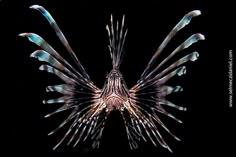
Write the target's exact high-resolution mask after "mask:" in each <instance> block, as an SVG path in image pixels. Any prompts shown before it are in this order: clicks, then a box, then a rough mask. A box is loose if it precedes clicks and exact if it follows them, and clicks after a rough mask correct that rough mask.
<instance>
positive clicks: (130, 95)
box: [20, 5, 204, 151]
mask: <svg viewBox="0 0 236 157" xmlns="http://www.w3.org/2000/svg"><path fill="white" fill-rule="evenodd" d="M30 8H32V9H36V10H38V11H40V12H41V13H42V15H43V16H44V17H45V18H46V19H47V21H48V22H49V24H50V25H51V26H52V28H53V29H54V31H55V32H56V34H57V36H58V37H59V39H60V41H61V42H62V44H63V45H64V46H65V48H66V49H67V51H68V52H69V54H70V55H71V57H72V59H73V60H74V61H75V63H76V65H77V67H76V68H74V67H73V66H72V65H71V64H69V63H68V62H67V61H66V60H65V59H64V58H63V57H62V56H61V55H60V54H59V53H57V51H56V50H54V49H53V48H52V47H51V46H50V45H49V44H48V43H47V42H46V41H45V40H44V39H43V38H41V37H40V36H39V35H37V34H34V33H22V34H20V36H25V37H28V39H29V40H30V41H31V42H33V43H35V44H37V45H38V46H39V47H40V48H41V49H40V50H36V51H34V52H33V53H32V54H31V57H34V58H37V59H38V60H40V61H43V62H46V63H48V64H45V65H42V66H41V67H40V68H39V69H40V70H45V71H47V72H49V73H53V74H55V75H57V76H58V77H59V78H60V79H62V80H63V81H64V82H65V83H64V84H60V85H53V86H48V87H47V88H46V90H47V92H58V93H61V94H62V95H63V96H62V97H60V98H56V99H51V100H44V101H43V103H46V104H51V103H62V104H63V105H62V106H61V107H60V108H59V109H57V110H56V111H54V112H52V113H50V114H47V115H46V116H45V117H50V116H52V115H54V114H56V113H59V112H62V111H66V110H69V111H70V114H69V115H68V117H67V118H66V119H65V120H64V121H63V122H62V123H61V124H60V125H59V126H58V127H57V128H56V129H55V130H53V131H52V132H50V133H49V135H51V134H53V133H55V132H56V131H57V130H59V129H60V128H62V127H63V126H65V125H66V124H68V123H69V122H70V123H71V125H69V128H68V131H67V132H66V133H65V135H64V136H63V137H62V139H61V140H60V141H59V142H58V143H57V145H56V146H55V147H54V149H56V148H57V147H58V146H59V145H61V144H62V142H64V141H65V140H66V139H67V141H68V143H67V144H71V143H74V146H76V145H77V144H78V143H79V142H80V141H85V140H86V139H87V138H88V137H89V138H90V139H92V140H93V147H99V144H100V139H101V137H102V133H103V130H104V127H105V123H106V119H107V117H108V116H109V114H110V112H112V111H113V110H118V111H119V112H120V113H121V116H122V118H123V120H124V125H125V129H126V133H127V137H128V141H129V145H130V148H131V149H133V148H137V147H138V144H137V142H138V141H141V140H144V141H151V142H152V143H153V144H154V145H155V146H156V145H157V144H158V143H159V144H160V145H161V146H163V147H164V148H167V149H168V150H169V151H171V149H170V148H169V146H168V145H167V143H166V142H165V140H164V139H163V138H162V135H161V134H160V131H159V129H160V128H159V127H158V125H159V126H161V127H162V128H163V129H164V130H166V131H167V132H168V133H169V134H170V135H171V136H173V137H174V138H175V139H176V140H179V138H177V137H176V136H175V135H174V134H173V133H172V132H170V130H169V129H168V128H167V127H166V125H165V124H164V123H163V122H162V121H161V120H160V118H159V116H158V115H159V114H163V115H166V116H168V117H170V118H172V119H174V120H176V121H177V122H180V123H182V122H181V121H180V120H179V119H177V118H176V117H175V116H174V115H172V114H171V113H169V112H168V111H166V110H165V108H164V106H167V107H173V108H176V109H178V110H182V111H185V110H186V108H185V107H181V106H177V105H175V104H173V103H172V102H170V101H168V100H166V99H165V97H166V96H167V95H168V94H171V93H173V92H178V91H182V88H181V87H180V86H176V87H171V86H168V85H166V82H167V81H168V80H169V79H170V78H172V77H173V76H175V75H176V74H177V75H179V76H180V75H182V74H184V73H185V72H186V69H185V66H182V64H184V63H185V62H187V61H195V60H196V59H197V57H198V53H197V52H192V53H190V54H188V55H186V56H184V57H182V58H180V59H179V60H177V61H176V62H174V63H173V64H171V65H170V66H167V67H166V68H164V70H162V71H160V70H159V69H160V67H162V66H163V65H165V63H166V62H167V61H168V60H169V59H170V58H172V57H173V56H174V55H175V54H176V53H178V52H179V51H181V50H183V49H185V48H188V47H189V46H190V45H192V44H193V43H195V42H197V41H198V40H204V36H203V35H202V34H199V33H197V34H194V35H192V36H191V37H189V38H188V39H187V40H186V41H184V42H183V43H182V44H181V45H179V46H178V47H177V48H176V49H175V50H174V51H173V52H172V53H170V54H169V56H167V57H166V58H165V59H164V60H163V61H162V62H161V63H160V64H158V65H157V66H154V63H155V60H156V59H157V57H158V56H159V55H160V54H161V52H162V50H163V49H164V48H165V46H166V45H167V44H168V42H169V41H170V40H171V38H172V37H173V36H174V35H175V34H176V33H177V32H178V31H179V30H180V29H182V28H183V27H185V25H187V24H188V23H189V22H190V20H191V18H192V17H194V16H198V15H200V14H201V13H200V11H198V10H195V11H191V12H189V13H188V14H186V15H185V16H184V17H183V19H182V20H181V21H180V22H179V23H178V24H177V25H176V26H175V27H174V28H173V29H172V31H171V32H170V33H169V34H168V36H167V37H166V38H165V40H164V41H163V42H162V43H161V45H160V46H159V48H158V49H157V51H156V52H155V54H154V56H153V57H152V58H151V60H150V62H149V63H148V65H147V67H146V69H145V70H144V72H143V73H142V75H141V78H140V79H139V81H138V82H137V84H136V85H134V86H133V87H132V88H131V89H128V87H127V86H126V84H125V81H124V79H123V77H122V74H121V73H120V71H119V66H120V63H121V60H122V58H123V47H124V43H125V38H126V34H127V29H124V20H125V18H124V16H123V19H122V22H121V24H119V23H118V22H117V23H116V24H115V25H114V22H113V17H112V16H111V24H110V26H108V25H107V27H106V29H107V31H108V35H109V46H108V47H109V50H110V55H111V59H112V66H113V68H112V70H111V72H110V73H109V74H108V75H107V78H106V81H105V83H104V86H103V88H102V89H100V88H98V87H97V86H95V85H94V83H93V82H92V81H91V79H90V77H89V75H88V74H87V73H86V71H85V69H84V68H83V66H82V64H81V63H80V61H79V60H78V58H77V57H76V55H75V53H74V52H73V50H72V48H71V47H70V45H69V43H68V42H67V40H66V38H65V36H64V35H63V33H62V31H61V30H60V28H59V27H58V25H57V23H56V22H55V20H54V19H53V18H52V16H51V15H50V13H49V12H48V11H47V10H45V9H44V8H43V7H42V6H38V5H33V6H31V7H30ZM158 71H159V72H158ZM69 137H70V138H69Z"/></svg>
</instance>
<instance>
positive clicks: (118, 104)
mask: <svg viewBox="0 0 236 157" xmlns="http://www.w3.org/2000/svg"><path fill="white" fill-rule="evenodd" d="M124 101H125V100H123V99H122V98H121V97H119V96H118V95H116V94H115V93H112V94H111V95H110V96H108V97H107V98H106V100H105V102H106V104H107V110H106V111H107V112H109V111H112V110H123V102H124Z"/></svg>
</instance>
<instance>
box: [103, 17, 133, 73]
mask: <svg viewBox="0 0 236 157" xmlns="http://www.w3.org/2000/svg"><path fill="white" fill-rule="evenodd" d="M124 21H125V15H123V18H122V23H121V25H120V24H119V22H118V21H117V22H116V23H114V22H113V16H112V15H111V25H110V26H109V25H107V26H106V29H107V32H108V37H109V45H108V47H109V51H110V55H111V59H112V66H113V69H119V66H120V63H121V60H122V56H123V47H124V42H125V38H126V34H127V31H128V29H124ZM114 24H116V25H115V27H114Z"/></svg>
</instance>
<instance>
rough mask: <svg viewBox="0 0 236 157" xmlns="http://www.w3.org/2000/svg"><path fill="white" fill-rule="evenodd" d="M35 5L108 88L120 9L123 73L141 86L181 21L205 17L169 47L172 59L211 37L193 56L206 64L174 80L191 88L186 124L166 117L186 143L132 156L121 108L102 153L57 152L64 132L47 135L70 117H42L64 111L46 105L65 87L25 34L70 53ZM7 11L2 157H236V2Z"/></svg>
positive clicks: (14, 5)
mask: <svg viewBox="0 0 236 157" xmlns="http://www.w3.org/2000/svg"><path fill="white" fill-rule="evenodd" d="M33 4H39V5H42V6H44V7H45V8H46V9H47V10H48V11H49V12H50V13H51V14H52V16H53V17H54V18H55V20H56V21H57V23H58V25H59V26H60V28H61V29H62V31H63V32H64V34H65V36H66V37H67V39H68V41H69V43H70V44H71V46H72V48H73V49H74V51H75V52H76V54H77V56H78V57H79V59H80V61H81V62H82V63H83V65H84V67H85V69H86V71H87V72H88V74H89V75H90V76H91V78H92V80H93V81H94V82H95V84H96V85H97V86H98V87H100V88H101V87H102V85H103V82H104V79H105V75H106V73H108V72H109V70H110V69H111V63H110V56H109V52H108V48H107V45H108V38H107V32H106V30H105V26H106V24H107V23H109V19H110V14H111V13H112V14H113V15H114V18H115V19H121V17H122V15H123V14H125V15H126V22H125V24H126V27H127V28H128V29H129V31H128V36H127V40H126V45H125V56H124V60H123V62H122V65H121V72H122V74H123V76H124V79H125V80H126V82H127V85H128V87H132V85H134V84H135V83H136V81H137V80H138V78H139V76H140V75H141V73H142V71H143V70H144V68H145V66H146V64H147V63H148V61H149V59H150V58H151V56H152V55H153V53H154V52H155V50H156V48H157V47H158V46H159V44H160V43H161V42H162V40H163V39H164V38H165V36H166V35H167V34H168V33H169V31H170V30H171V29H172V28H173V27H174V26H175V24H177V22H179V20H180V19H181V18H182V17H183V16H184V15H185V14H186V13H188V12H189V11H191V10H195V9H199V10H201V11H202V15H201V16H199V17H195V18H194V19H193V20H192V21H191V23H190V25H188V26H187V27H186V28H184V29H183V30H181V31H180V32H179V33H178V34H177V35H176V36H175V38H174V39H173V41H171V43H170V45H168V46H167V49H166V53H168V50H169V51H170V50H173V48H175V47H176V46H178V44H180V43H182V42H183V41H184V40H185V39H186V38H188V37H189V36H190V35H192V34H193V33H197V32H200V33H203V34H204V35H205V37H206V40H205V41H200V42H198V43H197V44H195V45H193V46H191V47H190V48H189V49H188V50H187V51H186V52H192V51H198V52H199V54H200V58H199V60H197V61H196V62H194V63H192V62H191V63H188V64H187V74H186V75H184V76H182V77H180V78H178V77H177V78H175V79H174V80H173V81H172V82H170V83H172V84H175V85H176V84H177V85H181V86H182V87H183V88H184V91H183V92H181V93H178V94H176V95H174V96H173V97H171V98H170V99H173V102H175V103H176V104H178V105H182V106H186V107H187V108H188V110H187V112H180V111H175V110H171V111H173V114H174V115H176V116H177V117H179V118H180V119H181V120H182V121H183V124H176V123H175V122H173V121H172V120H169V119H168V118H166V117H163V120H164V122H166V123H167V126H169V129H170V130H172V131H173V132H174V133H175V134H176V135H177V136H178V137H180V138H181V139H182V141H181V142H178V141H175V140H174V139H172V138H171V137H169V135H167V134H165V133H163V134H164V137H166V140H167V142H168V143H169V145H170V147H171V148H172V149H173V151H174V153H169V152H168V151H167V150H165V149H164V148H162V147H160V146H158V147H154V146H152V145H151V143H144V142H143V143H142V142H141V143H140V147H139V149H137V150H132V151H131V150H129V147H128V142H127V139H126V135H125V130H124V126H123V123H122V120H121V118H120V117H119V114H118V113H116V112H115V113H113V114H112V115H111V116H110V118H109V120H108V122H107V126H106V128H105V130H104V134H103V139H102V141H101V147H100V148H99V149H95V150H93V149H92V148H91V146H90V145H89V142H88V143H85V144H84V145H83V144H82V145H80V146H78V147H76V148H75V149H73V148H71V147H70V146H65V145H64V147H60V148H59V149H58V150H56V151H53V150H52V148H53V146H54V144H56V141H57V140H58V139H59V138H60V137H61V136H60V135H57V134H56V135H53V136H49V137H48V136H47V133H48V132H50V131H51V130H52V129H53V128H54V127H56V125H57V124H59V122H60V121H61V120H62V118H63V116H62V117H60V116H55V117H52V118H49V119H44V117H43V116H44V115H45V114H47V113H48V112H50V111H52V110H53V109H55V108H56V105H55V106H54V105H52V106H51V105H44V104H42V103H41V102H42V100H43V99H45V98H48V97H49V94H46V92H45V87H46V86H47V85H51V84H56V83H60V82H61V81H60V80H59V79H58V78H56V77H55V76H52V75H50V74H47V73H45V72H41V71H39V70H38V67H39V66H40V65H41V64H40V63H39V62H38V61H36V60H35V59H31V58H29V55H30V54H31V53H32V52H33V51H34V50H36V49H38V47H37V46H36V45H34V44H32V43H30V42H28V40H26V39H24V38H21V37H18V36H17V35H18V34H19V33H22V32H35V33H37V34H39V35H41V36H42V37H43V38H44V39H45V40H47V41H48V43H50V44H51V45H52V46H53V47H54V48H55V49H56V50H57V51H58V52H60V53H61V54H66V51H65V49H64V48H63V46H62V44H61V43H60V41H59V40H58V38H57V36H56V35H55V33H54V31H53V30H52V29H51V27H50V26H49V24H48V23H47V21H46V20H45V19H44V17H43V16H41V15H40V14H39V12H37V11H35V10H31V9H29V6H31V5H33ZM0 13H1V15H0V17H1V26H0V27H1V29H0V30H1V44H0V46H1V52H0V53H1V64H2V68H1V78H2V79H3V82H2V86H3V93H4V94H3V95H1V97H2V100H3V101H2V103H1V107H3V108H2V110H1V113H3V114H2V115H3V118H2V121H3V124H4V125H2V126H3V129H2V130H4V131H6V133H3V134H2V135H3V136H4V137H6V138H4V139H6V140H4V141H3V145H4V147H2V149H3V150H5V151H7V153H8V154H2V155H1V156H10V155H13V154H14V155H13V156H37V155H41V156H51V157H52V156H67V157H69V156H100V155H110V156H113V155H120V156H125V155H131V156H134V155H141V156H144V155H147V156H166V157H174V156H176V157H177V156H179V157H191V156H207V155H208V156H213V155H218V154H222V155H224V156H227V157H228V156H235V152H234V146H235V144H234V142H235V141H234V139H235V135H234V134H235V129H234V128H233V126H234V124H235V121H234V118H235V116H234V115H233V112H234V111H235V106H234V107H233V108H229V102H228V52H229V50H233V53H234V52H235V50H234V49H233V47H232V46H233V39H234V37H235V32H234V29H235V27H234V26H233V25H234V24H233V20H235V17H234V16H233V5H232V4H230V3H228V2H227V1H224V2H221V3H217V2H213V1H212V2H206V1H205V2H204V1H203V2H202V1H191V2H190V1H177V0H173V1H170V0H168V1H158V0H156V1H147V0H146V1H140V2H135V1H133V2H132V1H131V2H127V1H109V2H104V1H99V2H98V1H91V0H87V1H86V0H83V1H81V0H79V1H74V0H71V1H69V0H67V1H43V0H28V1H26V0H22V1H10V0H1V1H0ZM233 28H234V29H233ZM163 53H164V52H163ZM64 56H65V57H66V56H67V57H68V55H64ZM68 58H69V57H68ZM5 146H6V149H5ZM233 154H234V155H233Z"/></svg>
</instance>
